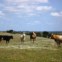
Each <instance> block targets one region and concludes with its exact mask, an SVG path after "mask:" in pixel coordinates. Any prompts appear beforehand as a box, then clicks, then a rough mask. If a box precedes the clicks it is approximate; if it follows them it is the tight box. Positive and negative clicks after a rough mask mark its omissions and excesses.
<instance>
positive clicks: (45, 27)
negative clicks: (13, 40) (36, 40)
mask: <svg viewBox="0 0 62 62" xmlns="http://www.w3.org/2000/svg"><path fill="white" fill-rule="evenodd" d="M61 6H62V0H0V31H6V30H11V29H13V30H15V31H62V7H61Z"/></svg>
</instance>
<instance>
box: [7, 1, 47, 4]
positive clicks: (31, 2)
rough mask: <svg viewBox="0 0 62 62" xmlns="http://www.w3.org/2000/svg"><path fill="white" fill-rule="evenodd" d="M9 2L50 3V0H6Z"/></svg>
mask: <svg viewBox="0 0 62 62" xmlns="http://www.w3.org/2000/svg"><path fill="white" fill-rule="evenodd" d="M6 2H8V3H24V4H28V3H36V2H37V3H48V0H6Z"/></svg>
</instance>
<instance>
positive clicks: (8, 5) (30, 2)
mask: <svg viewBox="0 0 62 62" xmlns="http://www.w3.org/2000/svg"><path fill="white" fill-rule="evenodd" d="M37 3H38V4H37ZM40 3H48V0H5V7H4V10H6V11H8V12H12V13H15V14H21V13H25V14H27V15H30V16H33V15H35V13H37V12H39V11H49V10H51V9H52V7H51V6H39V4H40ZM35 11H37V12H35Z"/></svg>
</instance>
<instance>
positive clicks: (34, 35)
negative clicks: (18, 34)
mask: <svg viewBox="0 0 62 62" xmlns="http://www.w3.org/2000/svg"><path fill="white" fill-rule="evenodd" d="M30 40H33V43H34V41H35V40H36V33H35V32H31V33H30Z"/></svg>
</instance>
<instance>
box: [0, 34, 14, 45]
mask: <svg viewBox="0 0 62 62" xmlns="http://www.w3.org/2000/svg"><path fill="white" fill-rule="evenodd" d="M10 39H13V36H9V35H0V42H1V41H2V40H5V41H6V44H7V43H9V41H10Z"/></svg>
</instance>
